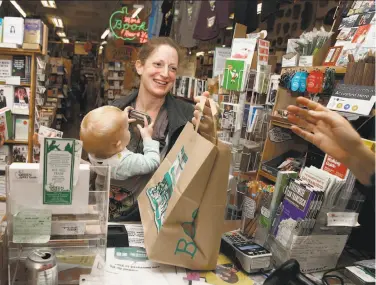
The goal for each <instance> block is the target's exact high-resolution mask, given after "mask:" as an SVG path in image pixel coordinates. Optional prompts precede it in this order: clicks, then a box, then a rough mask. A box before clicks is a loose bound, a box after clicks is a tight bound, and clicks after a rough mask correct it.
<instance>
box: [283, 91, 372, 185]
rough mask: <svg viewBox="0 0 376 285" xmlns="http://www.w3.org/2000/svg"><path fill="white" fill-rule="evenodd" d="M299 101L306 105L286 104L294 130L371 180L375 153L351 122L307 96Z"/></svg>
mask: <svg viewBox="0 0 376 285" xmlns="http://www.w3.org/2000/svg"><path fill="white" fill-rule="evenodd" d="M296 103H297V104H299V105H302V106H304V107H307V109H303V108H300V107H298V106H294V105H290V106H288V107H287V110H288V112H289V115H288V120H289V121H290V122H291V123H292V124H293V126H292V127H291V130H292V131H293V132H294V133H296V134H297V135H299V136H301V137H302V138H304V139H305V140H307V141H309V142H311V143H312V144H314V145H315V146H317V147H318V148H320V149H321V150H322V151H323V152H325V153H327V154H329V155H330V156H332V157H333V158H335V159H336V160H338V161H339V162H342V163H343V164H345V165H346V166H347V167H348V168H349V169H350V170H351V171H352V172H353V174H354V175H355V176H356V177H357V178H358V179H359V180H360V181H361V182H362V183H363V184H368V183H369V182H370V176H371V175H372V174H373V173H374V168H375V156H374V153H373V152H372V151H371V150H369V149H368V148H367V147H365V145H364V144H363V142H362V139H361V137H360V135H359V134H358V133H357V131H356V130H355V129H354V128H353V127H352V126H351V124H350V123H349V122H348V121H347V120H346V119H345V118H344V117H342V116H341V115H340V114H338V113H337V112H333V111H330V110H329V109H327V108H325V107H324V106H322V105H321V104H319V103H316V102H313V101H311V100H309V99H307V98H304V97H298V98H297V100H296Z"/></svg>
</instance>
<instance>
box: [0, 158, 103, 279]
mask: <svg viewBox="0 0 376 285" xmlns="http://www.w3.org/2000/svg"><path fill="white" fill-rule="evenodd" d="M21 165H22V166H20V165H17V164H13V165H11V166H8V167H7V196H8V197H9V199H7V220H8V226H7V232H6V244H7V258H6V261H7V264H8V284H9V285H21V284H22V285H25V284H29V283H28V281H30V280H29V279H28V278H29V277H28V276H29V275H28V274H29V272H28V270H27V269H26V266H25V261H26V259H27V256H28V255H29V254H30V253H31V252H32V251H33V250H37V249H39V250H41V251H42V252H43V250H50V251H52V252H53V253H54V254H55V255H56V259H57V274H58V280H59V282H58V284H59V285H60V284H78V283H79V277H80V275H81V274H90V273H91V269H92V266H93V264H94V261H95V259H96V258H101V259H102V260H105V254H106V245H107V221H108V195H109V183H110V171H109V168H108V167H93V166H90V165H87V164H81V165H80V171H79V172H80V174H79V177H78V180H77V184H76V185H75V186H74V188H73V191H72V204H70V205H51V204H49V205H47V204H44V202H43V198H42V197H43V189H42V188H43V187H42V185H43V184H42V183H41V180H42V179H41V176H42V175H41V174H40V172H39V165H38V164H21ZM90 172H97V173H98V172H99V173H101V174H102V175H101V183H95V184H90ZM22 174H27V175H26V176H25V175H22ZM26 180H29V182H27V181H26ZM32 181H33V182H32ZM22 183H28V184H27V185H28V187H23V188H22V190H21V188H20V185H22ZM26 190H27V191H26ZM23 191H25V193H26V192H28V194H27V195H29V196H30V197H31V198H30V199H32V200H34V202H30V201H29V200H30V199H29V200H28V201H25V198H24V197H25V194H22V192H23ZM42 275H43V274H42ZM47 275H48V274H47ZM40 278H41V280H42V279H43V281H45V280H44V278H45V277H43V276H41V277H40ZM41 282H42V281H41ZM42 283H43V282H42ZM42 283H40V284H42ZM43 284H50V283H48V282H46V283H43Z"/></svg>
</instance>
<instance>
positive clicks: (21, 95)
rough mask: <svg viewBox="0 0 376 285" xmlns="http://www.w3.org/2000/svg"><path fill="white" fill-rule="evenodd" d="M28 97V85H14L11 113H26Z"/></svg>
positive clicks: (27, 111) (27, 112) (27, 110)
mask: <svg viewBox="0 0 376 285" xmlns="http://www.w3.org/2000/svg"><path fill="white" fill-rule="evenodd" d="M29 98H30V88H29V87H16V88H15V89H14V103H13V109H12V112H13V114H17V115H28V114H29Z"/></svg>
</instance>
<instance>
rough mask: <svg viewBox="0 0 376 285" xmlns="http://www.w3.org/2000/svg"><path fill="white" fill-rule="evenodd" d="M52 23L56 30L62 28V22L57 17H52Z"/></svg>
mask: <svg viewBox="0 0 376 285" xmlns="http://www.w3.org/2000/svg"><path fill="white" fill-rule="evenodd" d="M51 21H52V23H53V24H54V25H55V27H56V28H64V25H63V20H62V19H61V18H59V17H52V18H51Z"/></svg>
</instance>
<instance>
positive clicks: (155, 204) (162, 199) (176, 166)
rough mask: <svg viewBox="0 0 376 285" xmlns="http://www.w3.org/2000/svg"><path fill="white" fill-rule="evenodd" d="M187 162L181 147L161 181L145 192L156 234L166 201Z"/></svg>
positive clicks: (165, 209)
mask: <svg viewBox="0 0 376 285" xmlns="http://www.w3.org/2000/svg"><path fill="white" fill-rule="evenodd" d="M187 160H188V156H187V155H186V153H185V151H184V147H183V148H182V149H181V151H180V152H179V153H178V155H177V157H176V159H175V161H174V163H173V164H172V166H171V167H170V169H169V170H168V171H167V172H166V174H165V175H164V177H163V180H162V181H161V182H159V183H158V184H157V185H156V186H154V187H151V188H149V189H147V190H146V195H147V196H148V198H149V201H150V205H151V207H152V209H153V212H154V222H155V225H156V227H157V231H158V232H159V231H160V229H161V227H162V225H163V221H164V218H165V213H166V211H167V206H168V201H170V198H171V195H172V192H173V191H174V188H175V186H176V184H177V182H178V180H179V177H180V174H181V173H182V171H183V169H184V166H185V164H186V163H187Z"/></svg>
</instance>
